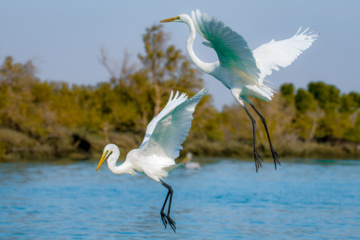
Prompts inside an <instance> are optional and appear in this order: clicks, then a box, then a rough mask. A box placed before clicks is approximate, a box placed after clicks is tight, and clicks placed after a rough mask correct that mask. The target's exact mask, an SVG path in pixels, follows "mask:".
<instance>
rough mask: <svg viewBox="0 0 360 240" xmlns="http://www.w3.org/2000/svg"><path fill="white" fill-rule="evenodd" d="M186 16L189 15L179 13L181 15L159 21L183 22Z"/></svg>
mask: <svg viewBox="0 0 360 240" xmlns="http://www.w3.org/2000/svg"><path fill="white" fill-rule="evenodd" d="M186 17H189V16H188V15H186V14H181V15H179V16H176V17H172V18H167V19H164V20H161V21H160V22H161V23H167V22H185V19H186Z"/></svg>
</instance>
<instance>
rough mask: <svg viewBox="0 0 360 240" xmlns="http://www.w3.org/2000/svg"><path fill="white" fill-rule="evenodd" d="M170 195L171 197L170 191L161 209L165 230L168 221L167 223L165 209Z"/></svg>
mask: <svg viewBox="0 0 360 240" xmlns="http://www.w3.org/2000/svg"><path fill="white" fill-rule="evenodd" d="M169 195H170V191H168V193H167V195H166V198H165V202H164V205H163V207H162V208H161V211H160V216H161V220H162V222H163V224H164V226H165V228H166V224H167V221H166V214H165V213H164V208H165V205H166V202H167V200H168V198H169Z"/></svg>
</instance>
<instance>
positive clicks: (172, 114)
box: [96, 89, 207, 232]
mask: <svg viewBox="0 0 360 240" xmlns="http://www.w3.org/2000/svg"><path fill="white" fill-rule="evenodd" d="M206 93H207V89H202V90H200V91H199V92H198V93H197V94H196V95H194V96H193V97H191V98H190V99H187V95H186V94H185V93H183V94H181V95H179V92H176V94H175V96H174V97H173V92H172V91H171V94H170V98H169V101H168V102H167V104H166V106H165V107H164V109H163V110H162V111H161V112H160V113H159V114H158V115H157V116H156V117H154V118H153V119H152V120H151V122H150V123H149V124H148V126H147V128H146V134H145V138H144V140H143V142H142V144H141V146H140V147H139V149H133V150H131V151H130V152H129V153H128V154H127V156H126V159H125V161H124V163H123V164H121V165H119V166H116V162H117V160H118V158H119V156H120V150H119V148H118V147H117V146H116V145H115V144H108V145H106V146H105V148H104V152H103V155H102V157H101V159H100V161H99V164H98V166H97V168H96V171H98V170H99V168H100V166H101V164H102V163H103V162H104V161H105V160H107V163H108V167H109V169H110V170H111V171H112V172H113V173H115V174H122V173H129V174H131V175H134V174H136V172H135V171H137V172H140V173H144V174H146V175H147V176H148V177H149V178H151V179H153V180H155V181H157V182H159V183H161V184H162V185H163V186H164V187H166V188H167V189H168V193H167V195H166V198H165V201H164V205H163V207H162V209H161V211H160V215H161V220H162V222H163V224H164V226H165V228H166V225H167V223H169V225H170V226H171V228H172V229H173V230H174V232H175V230H176V226H175V222H174V221H173V220H172V219H171V218H170V208H171V201H172V196H173V190H172V188H171V186H169V185H168V184H166V183H165V182H164V181H162V179H163V178H165V177H167V175H168V172H169V171H171V170H173V169H175V168H176V167H178V166H179V164H176V163H175V161H174V159H175V158H177V157H178V156H179V152H180V149H182V147H181V144H182V143H183V142H184V141H185V139H186V137H187V135H188V132H189V130H190V127H191V121H192V119H193V116H192V114H193V112H194V111H195V107H196V105H197V104H198V102H199V101H200V100H201V98H202V97H203V96H204V95H205V94H206ZM169 196H170V199H169V207H168V212H167V214H165V213H164V208H165V205H166V202H167V200H168V198H169Z"/></svg>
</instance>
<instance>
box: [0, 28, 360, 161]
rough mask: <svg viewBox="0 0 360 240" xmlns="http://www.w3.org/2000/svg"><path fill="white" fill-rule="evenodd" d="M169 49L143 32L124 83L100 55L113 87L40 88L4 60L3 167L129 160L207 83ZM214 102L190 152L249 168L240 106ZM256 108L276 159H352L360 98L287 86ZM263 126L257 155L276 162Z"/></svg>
mask: <svg viewBox="0 0 360 240" xmlns="http://www.w3.org/2000/svg"><path fill="white" fill-rule="evenodd" d="M166 40H167V39H166V34H165V33H164V32H163V31H162V29H161V27H159V26H153V27H151V28H148V29H146V33H145V34H144V36H143V41H144V46H145V51H144V53H143V54H139V55H138V59H139V62H140V64H138V65H134V64H132V65H131V66H129V59H128V58H127V57H124V59H123V65H122V66H121V72H120V73H119V74H116V73H115V71H112V69H111V67H109V64H108V56H106V54H105V53H104V52H103V55H102V59H101V63H102V64H103V65H104V67H106V68H107V69H108V71H109V73H110V74H111V78H110V79H109V82H103V83H99V84H97V85H96V86H90V85H89V86H83V85H76V84H73V85H69V84H68V83H66V82H48V81H41V80H40V79H38V78H37V77H36V67H35V66H34V65H33V64H32V62H31V61H29V62H26V63H15V62H14V60H13V59H12V57H6V58H5V60H4V62H3V63H2V65H1V66H0V158H1V157H2V158H5V159H14V158H28V157H31V158H34V157H35V158H50V157H51V158H60V157H75V158H76V157H79V156H81V157H84V156H85V157H89V156H91V155H89V154H91V153H100V152H101V151H102V148H103V146H104V144H106V143H108V142H114V143H116V144H118V145H119V146H120V148H121V149H122V150H125V151H127V150H129V149H131V148H136V147H138V145H139V144H140V142H141V140H142V137H143V134H144V132H145V129H146V126H147V124H148V122H149V121H150V120H151V119H152V117H153V116H154V115H156V114H157V113H159V111H160V110H161V109H162V107H163V106H164V105H165V104H166V102H167V100H168V97H169V94H170V91H171V90H173V89H174V90H179V91H181V92H186V93H187V94H188V95H189V96H192V95H193V94H194V93H196V92H197V91H198V90H200V89H201V88H202V87H203V83H202V79H201V78H200V74H201V73H200V72H199V71H198V70H197V69H196V68H195V66H194V65H193V64H191V63H190V62H189V60H188V58H187V57H186V56H185V55H184V54H183V53H182V52H181V51H180V50H178V49H176V48H175V47H174V46H173V45H167V41H166ZM211 101H212V100H211V96H207V97H205V98H204V99H203V100H202V101H201V102H200V104H199V105H198V107H197V110H196V111H195V119H194V121H193V125H192V128H191V130H190V133H189V137H188V140H187V141H186V143H185V150H186V151H192V152H194V153H195V154H198V155H207V156H232V157H248V158H251V157H252V150H251V149H252V147H251V146H252V132H251V131H252V129H251V123H250V120H249V119H248V117H247V115H246V114H244V111H243V110H242V109H241V107H240V106H239V105H238V104H236V103H235V102H234V104H233V105H231V106H225V107H224V108H223V109H222V111H218V110H216V109H215V108H214V107H213V105H212V104H211ZM253 103H254V105H255V106H257V108H258V110H259V111H260V112H261V113H262V114H263V116H264V117H265V118H266V119H267V123H268V126H269V132H270V135H271V137H272V139H273V143H274V147H275V148H276V150H277V152H278V153H279V154H280V155H282V156H302V157H307V156H326V155H329V156H333V157H336V156H341V157H344V156H345V157H346V156H347V157H354V156H355V157H356V147H357V145H358V144H359V143H360V115H359V108H360V94H359V93H356V92H351V93H349V94H340V91H339V90H338V89H337V88H336V87H335V86H332V85H327V84H325V83H324V82H312V83H310V84H309V85H308V89H298V90H297V91H295V87H294V86H293V85H292V84H284V85H282V86H281V88H280V92H279V94H277V95H276V97H275V98H274V99H273V100H272V101H271V102H269V103H266V102H262V101H261V100H258V99H253ZM254 116H256V115H255V114H254ZM258 123H259V124H257V135H258V139H259V141H258V144H259V146H260V148H259V149H261V152H262V154H263V156H264V157H266V156H270V151H269V148H268V144H267V138H266V135H265V131H264V129H263V127H262V125H261V121H259V119H258ZM351 146H355V148H352V147H351ZM77 154H78V155H77ZM79 154H80V155H79ZM84 154H85V155H84Z"/></svg>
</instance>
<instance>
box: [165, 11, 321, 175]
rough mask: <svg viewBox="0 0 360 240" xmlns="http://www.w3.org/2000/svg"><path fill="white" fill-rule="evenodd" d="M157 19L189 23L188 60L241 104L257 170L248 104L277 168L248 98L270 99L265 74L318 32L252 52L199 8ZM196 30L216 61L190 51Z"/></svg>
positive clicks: (292, 57) (289, 60) (295, 54)
mask: <svg viewBox="0 0 360 240" xmlns="http://www.w3.org/2000/svg"><path fill="white" fill-rule="evenodd" d="M160 22H162V23H166V22H180V23H186V24H187V25H188V27H189V29H190V35H189V38H188V39H187V44H186V50H187V53H188V55H189V58H190V60H191V61H192V62H193V63H194V64H195V65H196V66H197V67H198V68H199V69H200V70H201V71H203V72H204V73H207V74H210V75H211V76H213V77H215V78H216V79H218V80H219V81H220V82H222V83H223V84H224V85H225V86H226V87H227V88H228V89H230V91H231V93H232V95H233V97H234V98H235V99H236V100H237V101H238V102H239V103H240V105H241V106H242V107H243V108H244V110H245V111H246V113H247V115H248V116H249V118H250V119H251V122H252V126H253V141H254V142H253V144H254V160H255V167H256V171H258V168H259V167H261V161H262V158H261V156H260V154H259V153H258V152H257V150H256V137H255V124H256V122H255V120H254V118H253V117H252V116H251V114H250V113H249V111H248V110H247V108H246V107H245V103H244V102H246V103H248V104H250V106H251V107H252V108H253V109H254V110H255V112H256V113H257V114H258V115H259V117H260V118H261V121H262V123H263V125H264V127H265V130H266V134H267V137H268V140H269V144H270V149H271V152H272V156H273V159H274V164H275V169H276V164H279V165H280V161H279V158H280V157H279V155H278V154H277V153H276V152H275V150H274V148H273V146H272V144H271V140H270V136H269V132H268V129H267V125H266V121H265V118H264V117H263V116H261V114H260V113H259V112H258V111H257V109H256V108H255V107H254V105H253V104H252V103H251V102H250V101H249V99H248V97H257V98H260V99H261V100H263V101H270V100H271V98H272V97H273V96H274V93H275V91H274V90H273V89H272V88H270V87H269V86H267V85H265V84H264V78H265V76H267V75H270V74H271V73H272V71H273V70H276V71H278V70H279V67H287V66H289V65H290V64H291V63H292V62H293V61H294V60H295V59H296V58H297V57H298V56H299V55H300V54H301V53H302V52H303V51H305V50H306V49H308V48H309V47H310V46H311V44H312V43H313V42H314V40H315V39H316V37H317V35H316V34H311V33H307V29H306V30H305V31H303V32H301V33H300V29H299V31H298V32H297V33H296V34H295V35H294V36H293V37H291V38H289V39H285V40H281V41H274V40H271V41H270V42H268V43H266V44H263V45H261V46H260V47H258V48H256V49H255V50H254V51H251V50H250V49H249V48H248V45H247V43H246V41H245V40H244V39H243V37H242V36H240V35H239V34H238V33H236V32H234V31H233V30H232V29H231V28H230V27H228V26H225V24H224V23H223V22H221V21H219V20H217V19H216V18H215V17H213V18H211V19H210V18H209V17H208V16H207V14H206V13H204V14H202V13H201V12H200V11H199V10H196V12H194V11H192V12H191V18H190V16H188V15H187V14H181V15H179V16H177V17H173V18H168V19H164V20H162V21H160ZM195 29H196V30H197V32H198V33H199V34H200V35H201V36H202V37H204V38H205V39H206V40H207V41H206V42H203V44H204V45H205V46H208V47H211V48H213V49H214V50H215V51H216V53H217V56H218V58H219V60H218V61H216V62H212V63H207V62H203V61H201V60H200V59H199V58H198V57H197V56H196V55H195V53H194V50H193V43H194V40H195V36H196V32H195ZM260 160H261V161H260Z"/></svg>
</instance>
